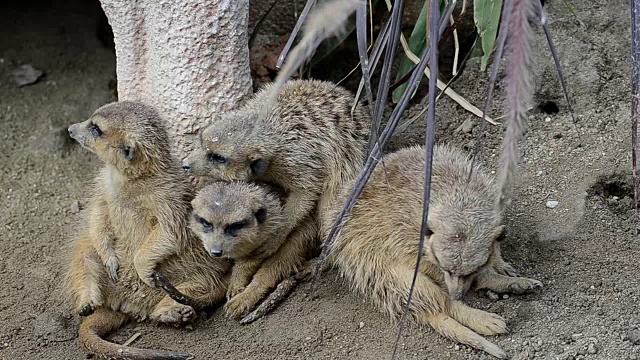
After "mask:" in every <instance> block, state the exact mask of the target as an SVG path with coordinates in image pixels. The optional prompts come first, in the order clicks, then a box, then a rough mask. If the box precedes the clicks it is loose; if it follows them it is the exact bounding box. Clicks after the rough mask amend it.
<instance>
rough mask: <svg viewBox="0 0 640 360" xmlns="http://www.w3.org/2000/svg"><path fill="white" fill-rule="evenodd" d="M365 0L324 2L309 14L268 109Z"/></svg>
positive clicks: (272, 92)
mask: <svg viewBox="0 0 640 360" xmlns="http://www.w3.org/2000/svg"><path fill="white" fill-rule="evenodd" d="M362 1H363V0H334V1H331V2H328V3H326V4H323V5H322V6H321V7H320V8H319V9H317V10H315V11H313V12H312V13H311V14H309V17H308V20H307V22H306V24H305V26H304V31H303V32H304V36H303V37H302V40H300V42H299V43H298V45H296V46H295V47H294V48H293V49H292V50H291V52H290V53H289V56H288V58H287V61H286V62H285V64H284V66H283V67H282V69H280V72H279V73H278V76H277V77H276V79H275V81H274V82H273V87H272V88H271V90H270V94H269V99H268V101H267V106H266V108H267V111H269V110H270V108H271V106H273V104H274V103H275V101H276V98H277V96H278V93H279V92H280V88H281V87H282V86H283V85H284V83H285V82H286V81H287V80H288V79H289V78H290V77H291V75H293V73H294V72H295V71H296V70H297V69H298V68H299V67H300V65H302V63H303V62H304V61H305V60H307V59H308V58H309V57H311V55H312V54H313V52H314V51H315V50H316V48H317V47H318V46H319V45H320V43H321V42H322V41H324V40H325V39H326V38H328V37H330V36H331V35H334V34H338V33H340V32H341V31H344V23H345V22H346V21H347V19H348V18H349V16H351V14H352V13H353V12H354V11H356V9H357V7H358V5H360V4H361V3H362Z"/></svg>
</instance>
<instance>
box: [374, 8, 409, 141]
mask: <svg viewBox="0 0 640 360" xmlns="http://www.w3.org/2000/svg"><path fill="white" fill-rule="evenodd" d="M403 10H404V0H396V2H395V3H394V4H393V9H392V11H391V29H390V32H391V33H390V35H389V39H388V41H387V46H386V49H385V54H384V63H383V64H382V70H381V73H380V82H379V83H378V91H377V92H376V100H375V104H374V105H373V118H372V119H371V129H376V130H377V129H378V128H379V126H380V121H381V120H382V114H383V113H384V106H385V105H386V103H387V99H388V97H389V88H390V86H391V75H392V67H393V61H394V59H395V58H396V52H397V50H398V46H397V44H398V42H399V41H400V35H401V34H402V33H401V25H402V13H403ZM378 136H379V134H378V133H377V132H376V133H370V134H369V137H370V138H371V137H374V138H375V139H376V140H377V138H378ZM371 149H372V148H370V149H369V150H371Z"/></svg>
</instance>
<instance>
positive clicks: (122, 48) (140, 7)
mask: <svg viewBox="0 0 640 360" xmlns="http://www.w3.org/2000/svg"><path fill="white" fill-rule="evenodd" d="M101 3H102V8H103V9H104V12H105V14H106V15H107V18H108V19H109V24H111V27H112V28H113V35H114V41H115V44H116V59H117V60H116V61H117V65H116V66H117V76H118V99H119V100H131V101H140V102H143V103H146V104H149V105H152V106H155V107H156V108H157V109H158V110H159V111H160V112H161V113H162V114H163V117H164V118H165V119H166V122H167V125H168V128H169V132H170V135H171V137H172V140H173V144H174V145H175V146H174V149H175V152H176V156H178V157H182V156H184V155H185V154H186V152H187V151H188V150H189V149H190V148H191V146H192V143H191V142H192V138H193V137H191V136H186V135H188V134H193V133H195V132H197V130H198V129H199V127H200V125H201V124H202V123H203V122H204V121H206V120H208V119H211V118H212V117H213V116H214V115H215V114H216V113H217V112H223V111H228V110H229V109H231V108H233V107H235V106H236V105H237V103H238V102H239V101H241V100H242V99H243V98H244V97H245V96H247V95H248V94H250V93H251V75H250V70H249V48H248V36H247V31H248V30H247V25H248V20H249V0H171V1H168V0H101Z"/></svg>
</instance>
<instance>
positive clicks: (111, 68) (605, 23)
mask: <svg viewBox="0 0 640 360" xmlns="http://www.w3.org/2000/svg"><path fill="white" fill-rule="evenodd" d="M57 3H58V4H57V5H55V7H52V5H50V4H49V2H44V1H15V0H14V1H4V2H2V4H0V136H1V141H0V147H1V151H0V154H1V155H0V162H1V164H0V168H1V169H2V171H1V172H0V196H1V199H2V201H1V202H0V226H1V228H0V233H1V234H2V237H1V238H2V240H1V241H0V257H1V258H2V261H0V284H1V286H0V294H1V296H0V359H7V360H8V359H51V360H61V359H82V358H84V355H83V353H82V352H81V350H80V345H79V343H78V341H77V339H76V331H77V326H78V321H79V319H78V318H77V317H76V316H72V314H71V313H70V312H69V310H68V307H67V304H66V303H65V299H64V296H63V293H62V291H61V283H62V279H63V276H64V269H65V265H66V260H65V259H66V258H65V256H66V253H67V252H68V245H69V241H70V240H71V239H73V237H74V235H75V233H76V231H77V227H78V224H77V222H78V220H79V216H78V215H79V212H78V210H79V208H80V209H81V208H82V204H83V202H84V198H85V195H86V193H87V189H88V186H89V182H90V180H91V178H92V176H93V174H94V172H95V171H96V170H97V168H98V166H99V163H98V161H97V159H96V158H95V157H93V156H92V155H91V154H89V153H88V152H86V151H83V150H82V149H80V148H78V147H77V146H75V145H73V144H72V143H71V142H69V141H68V139H67V138H66V137H65V136H64V129H65V128H66V127H67V126H68V125H69V124H71V123H73V122H76V121H79V120H84V119H86V118H87V117H88V116H89V115H90V114H91V113H92V112H93V110H95V109H96V108H97V107H98V106H100V105H102V104H105V103H107V102H110V101H113V100H115V96H114V94H113V91H112V90H111V89H110V87H109V82H110V81H112V80H113V79H114V77H115V57H114V55H113V52H112V50H110V49H109V48H106V47H104V46H103V45H102V44H101V43H100V42H99V40H98V39H97V37H96V35H95V25H96V21H97V16H98V14H99V13H100V9H99V6H98V3H97V1H92V2H89V1H86V2H81V1H74V2H68V3H66V4H63V2H57ZM256 3H257V4H262V5H260V6H258V5H256V6H257V7H258V8H260V9H264V8H266V7H265V6H264V4H263V3H265V2H256ZM268 3H270V2H268ZM572 3H573V6H574V7H575V9H576V12H577V14H578V16H579V17H580V19H581V20H582V21H583V22H584V24H585V26H584V27H580V26H579V25H578V24H577V22H576V21H575V19H574V18H573V17H572V16H571V15H569V14H567V13H566V12H565V9H564V7H563V5H562V2H561V1H555V2H551V3H550V4H547V5H548V8H547V9H548V12H549V18H550V19H549V21H550V28H551V32H552V34H553V36H554V38H555V41H556V44H557V47H558V51H559V54H560V58H561V59H562V65H563V68H564V70H565V72H566V78H567V81H568V84H569V88H570V92H571V94H572V95H573V99H574V103H575V108H576V109H577V118H578V121H577V129H578V130H579V133H580V135H581V140H582V146H579V144H580V142H579V139H578V133H577V132H576V128H574V126H573V125H572V123H571V117H570V116H569V113H568V111H567V107H566V102H565V100H564V99H563V96H562V91H561V88H560V86H559V82H558V80H557V76H556V74H555V70H554V67H553V62H552V59H551V56H550V54H549V52H548V50H547V45H546V42H545V40H544V36H543V34H542V32H541V31H540V30H538V31H536V33H535V42H534V50H535V56H534V60H535V70H534V72H533V74H532V78H533V82H534V85H535V86H534V89H535V93H534V96H533V102H532V104H531V106H532V107H533V109H532V110H531V112H530V114H531V116H530V122H529V125H530V128H529V131H528V132H527V134H526V138H525V139H524V140H523V141H522V145H521V154H522V159H521V164H520V168H519V174H518V177H517V179H516V181H515V185H514V188H513V192H512V195H513V203H512V204H511V205H510V206H509V208H508V212H507V221H506V223H507V231H508V235H507V240H506V241H505V244H504V247H505V250H504V255H505V257H506V258H507V259H508V260H509V261H511V262H512V263H513V264H514V265H515V266H516V268H517V269H519V270H520V271H521V273H522V274H524V275H526V276H529V277H533V278H536V279H539V280H540V281H542V282H543V283H544V285H545V287H544V289H542V291H540V292H538V293H536V294H531V295H526V296H512V297H508V298H500V299H499V300H492V299H490V298H488V297H487V296H486V295H485V294H481V293H476V294H470V295H469V296H468V297H467V298H466V301H468V302H469V303H470V304H472V305H474V306H477V307H479V308H481V309H485V310H488V311H492V312H496V313H498V314H501V315H502V316H504V317H505V318H506V319H507V320H508V324H509V327H510V329H511V333H510V334H508V335H505V336H498V337H494V338H492V339H491V340H492V341H495V342H496V343H497V344H499V345H500V346H501V347H503V348H504V349H505V350H506V351H507V352H508V353H509V354H510V355H511V356H512V357H513V358H514V359H534V358H535V359H637V358H638V356H640V346H638V345H636V344H640V316H639V315H638V310H639V306H640V305H639V296H640V276H639V269H638V255H640V242H639V241H638V239H637V238H636V237H635V236H634V231H635V227H634V221H633V211H632V196H633V192H632V190H631V187H630V180H629V177H628V172H629V169H630V136H629V135H630V119H629V115H630V91H629V89H630V80H629V79H630V76H629V74H630V68H631V66H630V60H631V57H630V44H631V41H630V20H629V19H630V14H629V4H628V1H622V0H611V1H604V0H594V1H573V2H572ZM279 7H280V5H279ZM301 9H302V4H299V5H298V11H300V10H301ZM276 13H280V14H284V15H282V16H275V17H272V19H278V20H281V21H284V22H285V23H287V24H289V25H288V26H291V24H292V21H293V19H294V17H293V14H292V13H293V9H292V8H291V7H290V6H289V7H284V6H283V8H282V9H280V10H278V12H276ZM285 15H286V16H285ZM254 16H255V14H254ZM282 19H285V20H282ZM287 19H288V20H287ZM271 27H272V28H280V27H279V26H274V25H271ZM269 28H270V27H269V26H267V27H265V29H269ZM289 29H290V28H289ZM265 31H266V30H265ZM281 31H282V30H281ZM288 31H289V30H286V31H283V34H284V35H286V34H287V33H288ZM22 64H31V65H33V66H34V67H35V68H38V69H41V70H44V71H45V72H46V77H45V78H44V79H42V80H41V81H40V82H38V83H37V84H34V85H31V86H26V87H22V88H17V87H16V86H15V85H14V83H13V80H12V78H11V71H12V70H13V69H14V68H16V67H17V66H19V65H22ZM500 78H501V79H503V78H504V74H501V76H500ZM452 86H453V88H454V89H455V90H456V91H457V92H458V93H460V94H462V95H464V96H465V97H466V98H467V99H468V100H469V101H471V102H472V103H473V104H476V106H478V107H480V108H481V107H482V104H483V101H484V92H485V89H486V74H485V73H482V72H480V71H479V62H478V61H477V60H473V61H471V62H470V63H469V64H468V66H467V68H466V70H465V73H464V74H463V76H462V77H461V78H460V80H459V81H457V82H455V83H454V84H453V85H452ZM503 95H504V82H501V83H500V84H499V86H498V88H497V97H498V100H497V101H496V103H495V105H494V107H493V108H494V109H493V112H492V115H493V117H498V116H500V115H501V114H502V101H501V100H500V99H501V98H502V97H503ZM547 101H553V102H555V103H556V104H557V105H558V107H559V110H560V111H559V113H558V114H555V115H547V114H544V113H542V112H541V111H540V110H538V108H537V106H538V105H539V104H542V103H544V102H547ZM419 102H420V101H419V99H418V100H416V104H415V105H414V106H413V107H412V109H411V110H410V111H409V114H408V116H407V118H409V117H411V116H413V115H416V114H418V113H419V112H420V110H422V108H423V106H421V105H420V104H419ZM465 122H467V123H466V126H461V125H463V124H464V123H465ZM423 123H424V116H422V117H421V118H420V120H418V122H416V123H415V124H414V125H413V126H411V127H410V128H409V129H408V130H407V131H405V132H404V133H402V134H401V135H399V136H398V137H397V138H396V139H395V141H394V144H393V148H398V147H401V146H405V145H408V144H415V143H421V142H422V141H423V135H422V134H423V133H424V125H423ZM458 128H460V130H457V129H458ZM487 129H488V135H487V141H486V146H485V149H484V156H483V162H484V163H485V164H486V166H487V167H489V168H490V169H495V166H496V161H497V158H498V156H497V155H498V154H499V149H500V139H501V137H502V136H501V135H502V132H503V129H504V127H503V126H493V125H488V126H487ZM477 131H478V118H476V117H474V116H473V115H471V114H470V113H468V112H466V111H465V110H463V109H462V108H461V107H460V106H458V105H456V104H455V103H454V102H453V101H451V100H450V99H448V98H446V97H443V98H442V100H441V101H440V103H439V107H438V125H437V134H436V136H437V138H438V140H439V141H442V142H451V143H455V144H457V145H458V146H467V147H468V146H470V145H472V144H473V141H474V139H475V135H476V134H477ZM617 173H618V174H619V175H615V174H617ZM548 201H557V202H558V205H557V207H555V208H549V207H547V206H546V204H547V202H548ZM78 202H79V205H80V206H78ZM80 211H81V210H80ZM308 289H309V286H308V285H303V286H301V287H299V288H298V289H297V290H296V291H295V293H294V294H292V296H291V297H290V298H289V299H288V300H287V301H286V302H285V303H283V304H282V305H281V306H280V307H279V308H277V309H276V310H275V311H274V312H273V313H271V314H270V315H269V316H267V317H266V318H264V319H263V320H260V321H258V322H256V323H253V324H250V325H246V326H241V325H238V324H237V323H236V322H233V321H229V320H226V319H225V318H224V317H223V316H222V315H221V312H220V311H217V312H212V313H211V315H210V316H209V318H208V319H206V320H202V321H199V322H198V323H196V324H195V326H194V328H193V329H192V330H177V329H173V328H167V327H162V326H154V325H150V324H130V325H128V326H126V327H125V328H123V329H122V330H120V331H118V332H117V333H116V334H113V335H112V337H111V339H112V340H113V341H116V342H123V341H125V340H126V339H128V338H129V337H130V336H131V335H133V334H134V333H136V332H140V333H141V334H142V336H141V337H140V338H139V339H138V340H137V341H136V342H135V345H136V346H141V347H150V348H162V349H172V350H188V351H190V352H192V353H193V354H194V355H195V356H196V358H198V359H207V358H225V359H283V358H287V359H288V358H301V359H352V358H354V359H355V358H358V359H380V358H389V357H390V355H391V351H392V345H393V341H394V339H395V336H396V331H397V327H396V326H395V325H394V324H393V323H391V322H390V321H389V319H388V318H386V317H385V316H384V315H382V314H381V313H379V312H378V311H377V310H376V309H375V308H374V307H373V306H372V305H371V304H369V303H367V302H366V301H364V300H363V298H362V297H361V296H360V295H359V294H356V293H353V292H351V291H350V289H349V287H348V285H347V284H345V283H344V282H343V281H342V280H341V279H340V278H339V277H338V276H337V275H336V273H335V272H329V273H328V274H326V275H325V276H324V278H323V280H322V282H321V284H320V286H319V292H318V294H319V296H318V298H315V299H312V298H310V297H308V296H306V293H307V291H308ZM399 358H400V359H489V356H487V355H485V354H483V353H481V352H478V351H475V350H471V349H469V348H467V347H464V346H459V345H456V344H454V343H453V342H451V341H448V340H445V339H443V338H442V337H440V336H438V335H437V334H435V333H434V332H433V331H432V330H431V329H429V328H424V327H419V326H416V325H409V326H408V327H407V330H406V331H405V333H404V336H403V337H402V339H401V349H400V355H399Z"/></svg>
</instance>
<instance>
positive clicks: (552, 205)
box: [545, 200, 559, 209]
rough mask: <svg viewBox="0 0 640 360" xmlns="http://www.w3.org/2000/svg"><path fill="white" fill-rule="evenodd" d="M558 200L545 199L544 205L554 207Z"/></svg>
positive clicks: (556, 205)
mask: <svg viewBox="0 0 640 360" xmlns="http://www.w3.org/2000/svg"><path fill="white" fill-rule="evenodd" d="M558 204H559V203H558V202H557V201H555V200H549V201H547V203H546V204H545V206H546V207H548V208H549V209H555V208H556V207H558Z"/></svg>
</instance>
